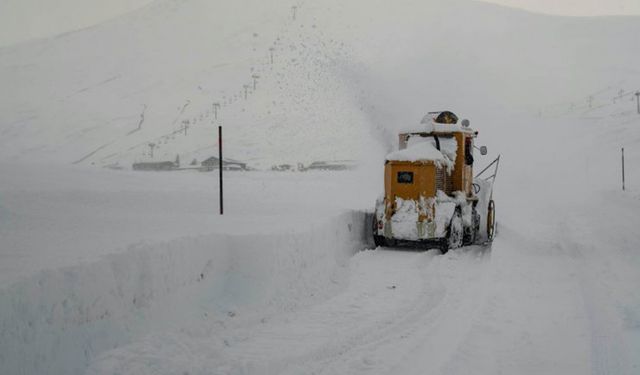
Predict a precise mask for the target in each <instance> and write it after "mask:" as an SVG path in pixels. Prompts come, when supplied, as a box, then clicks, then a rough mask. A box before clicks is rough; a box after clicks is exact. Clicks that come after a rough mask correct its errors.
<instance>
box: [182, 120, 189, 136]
mask: <svg viewBox="0 0 640 375" xmlns="http://www.w3.org/2000/svg"><path fill="white" fill-rule="evenodd" d="M188 128H189V120H184V121H182V130H184V135H187V129H188Z"/></svg>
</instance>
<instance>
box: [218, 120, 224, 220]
mask: <svg viewBox="0 0 640 375" xmlns="http://www.w3.org/2000/svg"><path fill="white" fill-rule="evenodd" d="M218 167H219V169H220V215H222V214H224V205H223V203H224V202H223V199H222V197H223V195H222V126H218Z"/></svg>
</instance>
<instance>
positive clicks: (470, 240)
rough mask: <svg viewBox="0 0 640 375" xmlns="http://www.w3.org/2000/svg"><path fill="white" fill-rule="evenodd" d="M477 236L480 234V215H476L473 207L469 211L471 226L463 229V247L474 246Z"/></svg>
mask: <svg viewBox="0 0 640 375" xmlns="http://www.w3.org/2000/svg"><path fill="white" fill-rule="evenodd" d="M478 234H480V214H478V212H477V211H476V209H475V207H474V208H473V209H472V211H471V226H469V227H465V228H464V240H463V244H464V246H469V245H473V244H475V243H476V241H477V239H478Z"/></svg>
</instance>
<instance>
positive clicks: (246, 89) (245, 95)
mask: <svg viewBox="0 0 640 375" xmlns="http://www.w3.org/2000/svg"><path fill="white" fill-rule="evenodd" d="M242 87H244V100H247V93H248V91H249V85H242Z"/></svg>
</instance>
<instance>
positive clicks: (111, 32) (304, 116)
mask: <svg viewBox="0 0 640 375" xmlns="http://www.w3.org/2000/svg"><path fill="white" fill-rule="evenodd" d="M292 6H296V8H295V13H296V14H295V20H294V19H293V17H294V14H293V8H292ZM364 9H366V12H365V14H366V16H365V15H363V10H364ZM461 20H466V21H464V22H462V21H461ZM400 25H402V26H401V27H400ZM635 31H637V22H635V19H633V18H619V17H612V18H597V19H565V18H559V17H555V18H554V17H547V16H540V15H534V14H528V13H524V12H518V11H515V10H512V9H507V8H500V7H497V6H493V5H488V4H483V3H477V2H467V1H461V0H456V1H441V0H430V1H428V2H424V1H403V2H399V3H393V4H391V3H388V2H384V1H373V2H371V1H368V2H366V4H365V3H360V2H348V3H344V2H338V1H334V0H324V1H321V2H314V3H300V4H288V3H287V4H285V3H265V2H260V1H254V0H244V1H241V2H233V3H228V2H221V3H218V2H211V1H204V0H191V1H186V2H176V1H168V0H167V1H158V2H155V3H153V4H152V5H150V6H147V7H145V8H143V9H141V10H139V11H137V12H134V13H131V14H128V15H125V16H123V17H120V18H118V19H116V20H113V21H110V22H107V23H104V24H101V25H98V26H96V27H93V28H90V29H87V30H82V31H80V32H77V33H72V34H68V35H63V36H61V37H58V38H54V39H49V40H42V41H36V42H33V43H28V44H25V45H21V46H16V47H10V48H4V49H1V50H0V56H1V59H0V64H1V65H0V81H2V82H3V86H4V87H6V88H8V89H5V90H3V91H2V98H1V99H2V100H1V103H2V104H0V105H1V106H2V107H0V113H1V114H0V116H1V117H0V132H2V138H1V140H0V142H2V143H1V144H0V156H1V157H2V158H3V159H4V160H17V161H20V160H23V161H47V162H57V163H64V164H69V163H77V164H85V165H89V164H96V165H99V166H100V165H113V164H116V163H118V164H119V165H120V166H123V167H126V168H129V167H130V165H131V163H132V162H134V161H140V160H149V159H150V158H151V156H152V155H153V159H154V160H174V159H175V157H176V155H180V157H181V160H182V161H183V162H185V161H186V162H189V161H191V160H192V159H193V158H196V159H198V160H199V161H201V160H203V159H205V158H207V157H209V156H211V155H212V154H215V151H216V148H217V139H216V137H215V132H216V128H217V126H218V125H223V126H224V127H225V143H226V144H227V147H226V152H227V155H228V156H229V157H231V158H234V159H239V160H242V161H245V162H248V163H249V164H250V165H251V166H253V167H258V168H265V169H268V168H269V167H271V166H272V165H276V164H282V163H289V164H292V165H296V164H297V163H298V162H301V163H304V164H309V163H310V162H313V161H323V160H349V159H350V160H360V159H368V158H370V157H371V156H372V155H377V154H378V153H377V152H369V151H372V144H378V143H379V142H375V139H378V140H379V141H382V143H383V144H385V145H386V147H389V142H390V141H393V140H394V133H395V129H396V128H397V127H400V126H403V125H405V126H406V125H407V124H413V123H415V121H416V119H419V118H421V117H422V115H423V114H424V112H425V111H428V110H433V109H440V108H455V109H456V110H457V111H458V112H460V113H464V114H465V115H466V116H469V117H473V118H475V119H482V120H485V119H486V118H482V117H479V116H483V115H484V116H493V114H494V113H495V112H496V111H502V112H504V111H509V112H516V113H518V112H519V111H521V110H526V111H534V110H537V108H538V107H539V106H540V105H546V104H549V103H556V102H558V101H563V100H566V98H568V97H574V96H577V95H582V94H583V93H584V92H589V91H592V90H594V88H595V87H602V86H604V85H607V84H610V83H611V82H618V81H620V80H621V79H630V78H633V79H635V80H638V77H639V75H640V73H639V72H638V69H637V67H636V65H635V63H634V62H635V61H637V52H636V49H633V48H628V46H629V45H633V43H634V41H635V38H636V35H637V33H636V32H635ZM611 40H616V43H610V41H611ZM594 51H599V52H598V53H593V52H594ZM272 54H273V63H272V62H271V55H272ZM611 56H616V59H615V68H611V63H612V59H611ZM621 71H624V72H625V74H624V77H622V76H621V74H620V72H621ZM254 76H255V77H257V78H254ZM254 83H255V90H254ZM245 91H246V92H245ZM245 94H246V99H245ZM214 103H219V104H220V110H219V116H218V120H216V119H215V115H214V112H215V110H214V107H213V106H214ZM371 123H373V124H374V127H373V128H372V127H371V126H370V124H371ZM150 144H153V145H154V146H150ZM374 148H375V146H374Z"/></svg>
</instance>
